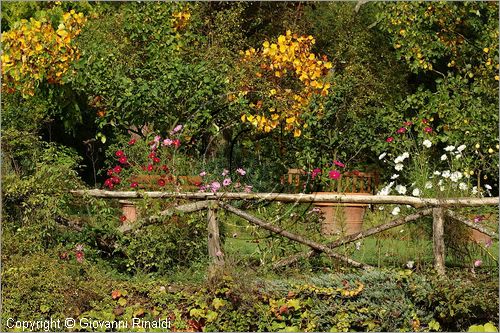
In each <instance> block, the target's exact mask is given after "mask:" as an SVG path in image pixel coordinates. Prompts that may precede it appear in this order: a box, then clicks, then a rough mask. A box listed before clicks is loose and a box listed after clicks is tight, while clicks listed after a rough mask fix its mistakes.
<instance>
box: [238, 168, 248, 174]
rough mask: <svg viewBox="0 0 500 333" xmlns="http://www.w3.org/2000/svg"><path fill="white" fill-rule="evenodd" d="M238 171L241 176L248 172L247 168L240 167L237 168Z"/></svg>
mask: <svg viewBox="0 0 500 333" xmlns="http://www.w3.org/2000/svg"><path fill="white" fill-rule="evenodd" d="M236 172H237V173H239V174H240V175H241V176H244V175H246V173H247V172H246V171H245V170H243V169H242V168H238V169H236Z"/></svg>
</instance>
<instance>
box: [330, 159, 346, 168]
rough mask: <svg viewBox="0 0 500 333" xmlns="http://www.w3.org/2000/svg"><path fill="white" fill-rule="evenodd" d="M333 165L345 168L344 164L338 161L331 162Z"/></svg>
mask: <svg viewBox="0 0 500 333" xmlns="http://www.w3.org/2000/svg"><path fill="white" fill-rule="evenodd" d="M333 164H335V165H336V166H338V167H341V168H345V164H344V163H342V162H340V161H333Z"/></svg>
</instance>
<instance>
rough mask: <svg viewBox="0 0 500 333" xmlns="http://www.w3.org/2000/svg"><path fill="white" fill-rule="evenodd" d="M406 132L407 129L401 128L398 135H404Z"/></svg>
mask: <svg viewBox="0 0 500 333" xmlns="http://www.w3.org/2000/svg"><path fill="white" fill-rule="evenodd" d="M404 132H406V127H401V128H400V129H398V130H397V131H396V133H398V134H403V133H404Z"/></svg>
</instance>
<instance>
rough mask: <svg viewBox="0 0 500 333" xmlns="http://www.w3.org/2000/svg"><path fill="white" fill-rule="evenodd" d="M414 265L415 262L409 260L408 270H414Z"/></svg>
mask: <svg viewBox="0 0 500 333" xmlns="http://www.w3.org/2000/svg"><path fill="white" fill-rule="evenodd" d="M414 264H415V262H414V261H413V260H409V261H408V262H407V263H406V268H408V269H412V268H413V265H414Z"/></svg>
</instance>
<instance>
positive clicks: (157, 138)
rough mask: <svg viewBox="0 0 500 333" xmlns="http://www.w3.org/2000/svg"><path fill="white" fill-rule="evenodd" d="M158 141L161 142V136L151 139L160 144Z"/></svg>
mask: <svg viewBox="0 0 500 333" xmlns="http://www.w3.org/2000/svg"><path fill="white" fill-rule="evenodd" d="M160 140H161V136H159V135H157V136H155V138H154V139H153V141H154V142H156V143H160Z"/></svg>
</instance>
